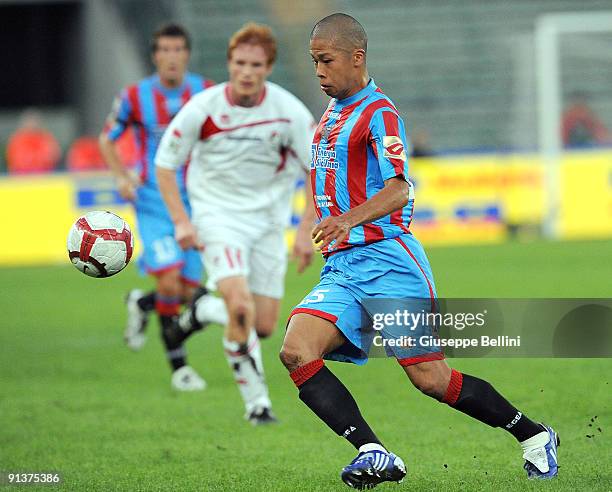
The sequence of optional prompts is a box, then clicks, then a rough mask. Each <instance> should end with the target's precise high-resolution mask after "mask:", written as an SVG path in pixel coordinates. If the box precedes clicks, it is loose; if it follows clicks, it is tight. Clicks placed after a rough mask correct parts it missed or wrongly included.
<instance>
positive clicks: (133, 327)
mask: <svg viewBox="0 0 612 492" xmlns="http://www.w3.org/2000/svg"><path fill="white" fill-rule="evenodd" d="M143 295H144V292H143V291H142V290H140V289H133V290H131V291H129V292H128V295H127V296H126V297H125V305H126V307H127V323H126V325H125V331H124V332H123V340H125V343H126V345H127V346H128V348H129V349H130V350H133V351H135V352H137V351H139V350H140V349H142V347H144V344H145V343H146V341H147V335H146V332H145V330H146V328H147V321H149V313H147V312H146V311H143V310H142V309H141V308H140V306H139V305H138V299H140V298H141V297H142V296H143Z"/></svg>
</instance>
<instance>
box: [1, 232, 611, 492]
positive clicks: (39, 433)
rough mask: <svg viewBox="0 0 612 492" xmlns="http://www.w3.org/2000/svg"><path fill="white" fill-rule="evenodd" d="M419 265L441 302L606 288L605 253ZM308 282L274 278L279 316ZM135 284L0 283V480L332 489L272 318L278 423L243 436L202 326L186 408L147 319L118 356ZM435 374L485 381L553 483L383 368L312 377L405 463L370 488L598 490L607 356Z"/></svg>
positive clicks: (213, 332) (269, 349)
mask: <svg viewBox="0 0 612 492" xmlns="http://www.w3.org/2000/svg"><path fill="white" fill-rule="evenodd" d="M429 256H430V260H431V263H432V266H433V269H434V273H435V276H436V281H437V286H438V292H439V294H440V295H441V296H447V297H470V296H474V297H476V296H479V297H504V296H507V297H531V296H534V297H609V296H610V292H611V287H610V285H611V284H610V282H611V280H610V279H612V261H610V258H611V257H612V244H611V243H610V242H580V243H578V242H576V243H545V242H538V243H533V244H519V243H510V244H505V245H500V246H482V247H467V246H466V247H461V248H436V249H431V250H430V251H429ZM317 276H318V268H316V267H315V268H313V269H311V270H310V271H309V272H308V273H307V274H305V275H303V276H301V277H299V276H297V275H296V274H295V272H294V271H291V272H290V273H289V277H288V289H287V296H286V299H285V300H284V302H283V317H284V316H285V315H286V314H287V313H288V311H289V310H290V309H291V307H292V306H293V305H294V304H296V303H297V301H299V299H300V298H301V297H302V296H303V295H304V294H305V293H306V292H308V291H309V290H310V288H311V287H312V286H313V285H314V284H315V283H316V279H317ZM135 285H140V286H143V285H144V286H146V285H150V283H149V281H148V280H145V279H141V278H138V276H137V274H136V273H135V270H134V268H132V267H130V269H128V270H127V271H126V272H123V273H122V274H120V275H118V276H117V277H116V278H111V279H106V280H96V279H90V278H88V277H85V276H83V275H81V274H79V273H78V272H77V271H76V270H74V269H73V268H72V267H70V266H64V267H62V266H58V267H37V268H34V267H32V268H4V269H0V292H1V294H0V309H1V312H2V321H1V322H0V323H1V329H0V368H1V378H0V423H1V425H0V446H1V448H0V470H31V471H49V470H53V471H59V472H61V473H62V474H63V477H64V484H63V485H62V486H61V488H63V489H65V490H164V491H167V490H287V491H294V490H297V491H311V490H348V489H346V487H345V486H344V485H343V484H342V483H341V482H340V481H339V478H338V474H339V470H340V468H341V467H342V466H343V465H345V464H346V463H347V462H348V461H350V459H352V457H353V455H354V451H353V450H352V448H351V447H350V446H349V445H348V444H347V443H346V442H345V441H344V440H343V439H341V438H339V437H337V436H335V435H334V434H333V433H332V432H331V431H330V430H329V429H327V427H325V426H324V425H323V424H321V423H320V422H319V421H318V420H317V419H316V418H315V417H314V416H313V415H312V414H311V413H310V411H309V410H308V409H307V408H306V407H305V406H304V405H303V404H302V403H301V402H300V401H299V400H298V398H297V391H296V390H295V388H294V387H293V385H292V383H291V381H290V379H289V378H288V377H287V375H286V373H285V371H284V368H282V366H281V365H280V363H279V362H278V359H277V355H276V354H277V352H278V349H279V347H280V344H281V341H282V332H283V330H282V323H283V320H281V322H280V325H281V326H280V329H279V330H278V332H277V333H276V335H275V336H274V337H272V338H271V339H269V340H266V341H265V342H264V352H265V363H266V370H267V376H268V381H269V384H270V388H271V395H272V399H273V401H274V404H275V410H276V412H277V414H278V416H279V418H280V419H281V420H282V423H281V424H280V425H279V426H276V427H268V428H251V427H250V426H248V425H247V424H246V423H245V422H244V421H243V420H242V413H243V409H242V404H241V401H240V397H239V394H238V391H237V389H236V387H235V385H234V383H233V381H232V376H231V374H230V371H229V370H228V368H227V364H226V361H225V359H224V357H223V354H222V350H221V341H220V330H219V329H218V328H216V327H212V328H211V329H210V330H208V331H206V332H204V333H203V334H201V335H198V336H197V337H195V338H193V339H192V340H190V342H189V346H188V348H189V353H190V356H191V363H192V365H193V366H194V367H196V369H197V370H198V371H200V372H201V373H202V374H203V376H204V377H205V378H206V379H207V381H208V384H209V387H208V389H207V390H206V391H205V392H202V393H199V394H175V393H173V392H171V391H170V387H169V386H170V385H169V376H170V374H169V371H168V368H167V367H166V363H165V361H164V357H163V353H162V348H161V345H160V343H159V340H158V337H157V333H156V332H157V326H156V324H155V323H152V325H151V327H150V331H151V337H150V341H149V343H148V344H147V346H146V347H145V349H144V350H143V351H142V352H140V353H137V354H134V353H131V352H129V351H128V350H127V349H126V348H125V347H124V346H123V345H122V341H121V332H122V325H123V316H124V312H123V306H122V303H121V300H122V296H123V294H124V293H125V291H126V290H127V289H128V288H130V287H133V286H135ZM451 364H452V365H453V366H454V367H456V368H457V369H459V370H462V371H465V372H469V373H472V374H476V375H479V376H480V377H483V378H486V379H488V380H490V381H491V382H492V383H493V384H494V385H495V386H496V387H497V388H498V389H499V390H500V391H501V392H502V393H503V394H504V395H505V396H507V397H508V398H509V399H510V400H512V401H513V402H515V403H516V405H517V406H519V407H520V408H521V409H522V410H523V411H525V412H526V413H527V414H529V415H530V416H532V417H534V418H536V419H540V418H542V419H545V420H546V421H547V422H550V423H552V424H554V425H555V427H556V429H557V430H558V431H559V433H560V435H561V439H562V447H561V448H560V460H561V465H562V468H561V470H560V476H559V478H558V479H557V480H555V481H553V482H551V483H531V482H527V481H526V479H525V477H524V472H523V470H522V468H521V466H522V460H521V457H520V451H519V449H518V447H517V445H516V443H515V442H514V440H513V439H512V438H511V437H510V436H509V435H507V434H506V433H504V432H503V431H502V430H499V429H491V428H489V427H486V426H484V425H482V424H480V423H478V422H476V421H473V420H471V419H469V418H468V417H465V416H464V415H461V414H459V413H457V412H454V411H452V410H450V409H449V408H448V407H446V406H445V405H440V404H439V403H436V402H435V401H433V400H430V399H428V398H426V397H424V396H422V395H421V394H419V393H418V392H417V391H416V390H415V389H414V388H412V387H411V385H410V384H409V383H408V381H407V379H406V378H405V376H404V375H403V372H402V371H401V370H400V369H399V368H398V367H397V365H396V364H395V363H393V362H392V361H389V360H372V361H371V362H370V363H369V364H367V366H365V367H362V368H358V367H354V366H349V365H342V364H330V367H332V368H333V370H334V372H335V373H336V374H337V375H338V376H339V377H340V378H341V379H342V380H343V381H344V382H345V383H346V385H347V386H348V387H349V388H350V389H351V391H352V392H353V393H354V395H355V398H356V399H357V401H358V402H359V404H360V407H361V409H362V411H363V413H364V414H365V416H366V418H367V419H368V420H369V421H370V422H371V424H372V426H373V427H374V429H375V430H376V432H377V433H378V434H379V435H380V436H381V438H382V439H383V440H384V442H385V443H386V444H387V445H388V446H389V447H390V448H391V449H392V450H394V451H395V452H396V453H398V454H399V455H401V456H402V457H403V458H404V459H405V461H406V463H407V465H408V468H409V475H408V477H407V479H406V480H405V482H404V483H403V484H402V485H401V486H396V485H393V484H391V485H383V486H380V490H413V491H421V490H422V491H429V490H442V489H444V490H457V491H459V490H461V491H463V490H494V489H496V490H504V491H505V490H542V489H546V490H586V489H589V490H610V489H611V488H612V472H611V463H612V451H611V443H610V438H609V433H610V432H611V431H612V427H611V426H610V424H611V420H612V415H611V412H610V401H611V399H610V394H612V392H611V391H610V385H609V382H610V379H612V362H611V361H610V360H609V359H606V360H601V359H594V360H586V359H584V360H562V359H556V360H555V359H548V360H543V359H522V360H517V359H503V360H502V359H484V360H476V359H458V360H453V361H451ZM594 416H597V419H596V420H595V426H594V427H589V426H588V424H590V423H591V421H590V419H591V418H592V417H594ZM597 427H600V428H601V429H602V432H599V431H597V430H596V429H597ZM593 433H595V437H594V438H587V437H586V435H587V434H593ZM445 465H446V466H445Z"/></svg>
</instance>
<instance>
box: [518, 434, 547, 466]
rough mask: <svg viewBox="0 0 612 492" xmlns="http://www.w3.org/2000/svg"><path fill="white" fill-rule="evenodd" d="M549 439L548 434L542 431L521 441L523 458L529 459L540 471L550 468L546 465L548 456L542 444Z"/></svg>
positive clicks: (545, 443) (544, 444)
mask: <svg viewBox="0 0 612 492" xmlns="http://www.w3.org/2000/svg"><path fill="white" fill-rule="evenodd" d="M548 441H550V436H549V435H548V432H547V431H542V432H540V433H539V434H536V435H535V436H533V437H530V438H529V439H525V440H524V441H522V442H521V443H520V444H521V448H523V459H525V460H527V461H529V462H530V463H531V464H533V465H534V466H535V467H536V468H537V469H538V470H540V471H541V472H542V473H547V472H548V470H550V466H549V465H548V456H547V455H546V449H545V448H544V446H546V445H547V444H548Z"/></svg>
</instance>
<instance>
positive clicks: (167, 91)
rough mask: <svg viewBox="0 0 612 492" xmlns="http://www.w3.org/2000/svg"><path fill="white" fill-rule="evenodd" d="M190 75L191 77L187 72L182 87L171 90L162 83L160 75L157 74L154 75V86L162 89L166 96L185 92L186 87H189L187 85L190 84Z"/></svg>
mask: <svg viewBox="0 0 612 492" xmlns="http://www.w3.org/2000/svg"><path fill="white" fill-rule="evenodd" d="M188 75H189V72H185V75H184V76H183V82H182V83H181V85H179V86H176V87H173V88H169V87H166V86H165V85H163V84H162V83H161V80H160V78H159V75H158V74H157V73H156V74H154V75H153V84H154V85H155V87H157V88H158V89H160V90H161V91H162V92H164V93H165V94H173V93H175V92H182V91H184V90H185V87H187V85H188V84H189V83H188V82H187V76H188Z"/></svg>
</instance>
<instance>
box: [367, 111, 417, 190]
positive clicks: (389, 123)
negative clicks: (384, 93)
mask: <svg viewBox="0 0 612 492" xmlns="http://www.w3.org/2000/svg"><path fill="white" fill-rule="evenodd" d="M370 146H371V148H372V151H373V152H374V155H375V156H376V158H377V160H378V166H379V168H380V173H381V175H382V178H383V180H384V181H386V180H387V179H391V178H394V177H396V176H402V177H403V178H404V179H405V180H406V181H407V180H408V155H407V152H406V148H407V145H406V132H405V130H404V122H403V121H402V119H401V118H400V117H399V116H398V115H397V113H396V112H395V111H393V110H391V109H386V108H385V109H383V110H381V111H377V112H376V113H374V115H373V116H372V119H371V120H370Z"/></svg>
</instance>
